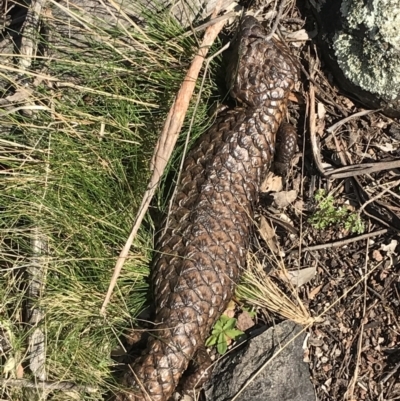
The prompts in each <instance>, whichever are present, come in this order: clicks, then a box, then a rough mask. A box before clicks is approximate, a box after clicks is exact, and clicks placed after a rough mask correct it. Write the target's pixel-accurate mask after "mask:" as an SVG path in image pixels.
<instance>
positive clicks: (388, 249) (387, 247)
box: [381, 239, 398, 255]
mask: <svg viewBox="0 0 400 401" xmlns="http://www.w3.org/2000/svg"><path fill="white" fill-rule="evenodd" d="M397 244H398V242H397V241H396V240H395V239H392V240H391V241H390V243H389V244H388V245H381V249H382V251H384V252H387V253H388V255H392V254H394V253H395V250H396V247H397Z"/></svg>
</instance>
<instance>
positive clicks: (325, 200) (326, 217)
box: [309, 189, 365, 234]
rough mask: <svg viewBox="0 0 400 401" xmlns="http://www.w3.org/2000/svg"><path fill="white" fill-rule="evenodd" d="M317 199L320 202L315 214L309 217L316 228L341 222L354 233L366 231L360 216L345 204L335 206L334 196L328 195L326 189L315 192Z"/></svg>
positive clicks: (321, 228) (323, 227) (319, 228)
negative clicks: (344, 205)
mask: <svg viewBox="0 0 400 401" xmlns="http://www.w3.org/2000/svg"><path fill="white" fill-rule="evenodd" d="M315 200H316V201H317V202H318V207H317V210H316V211H315V213H314V215H313V216H312V217H310V218H309V222H310V223H311V225H312V226H313V227H314V228H316V229H318V230H324V229H325V228H327V227H329V226H331V225H340V224H341V225H343V226H344V228H345V229H346V230H349V231H350V232H352V233H354V234H362V233H363V232H364V230H365V227H364V223H363V221H362V220H361V218H360V216H359V215H358V214H357V213H353V212H351V211H350V210H348V209H347V208H345V207H343V206H339V207H337V206H335V200H334V198H333V196H332V195H327V193H326V191H325V190H323V189H320V190H318V191H317V193H316V194H315Z"/></svg>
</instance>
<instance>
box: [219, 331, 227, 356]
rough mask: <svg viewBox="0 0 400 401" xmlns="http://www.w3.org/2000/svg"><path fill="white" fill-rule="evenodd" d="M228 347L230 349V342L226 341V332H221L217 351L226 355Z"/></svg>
mask: <svg viewBox="0 0 400 401" xmlns="http://www.w3.org/2000/svg"><path fill="white" fill-rule="evenodd" d="M227 349H228V344H227V342H226V337H225V335H224V333H221V334H220V335H219V336H218V344H217V351H218V353H219V354H220V355H224V354H225V352H226V350H227Z"/></svg>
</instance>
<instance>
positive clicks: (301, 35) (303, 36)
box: [286, 29, 310, 41]
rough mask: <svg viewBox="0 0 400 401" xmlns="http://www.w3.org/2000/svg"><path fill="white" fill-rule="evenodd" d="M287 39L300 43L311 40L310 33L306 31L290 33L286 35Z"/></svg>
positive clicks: (300, 30)
mask: <svg viewBox="0 0 400 401" xmlns="http://www.w3.org/2000/svg"><path fill="white" fill-rule="evenodd" d="M286 38H287V39H291V40H298V41H302V40H304V41H305V40H309V39H310V35H309V34H308V32H307V31H306V30H305V29H299V30H298V31H296V32H290V33H288V34H287V35H286Z"/></svg>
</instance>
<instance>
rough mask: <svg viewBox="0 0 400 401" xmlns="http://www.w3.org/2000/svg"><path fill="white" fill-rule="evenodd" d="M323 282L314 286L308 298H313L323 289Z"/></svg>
mask: <svg viewBox="0 0 400 401" xmlns="http://www.w3.org/2000/svg"><path fill="white" fill-rule="evenodd" d="M321 288H322V284H321V285H319V286H318V287H315V288H313V289H312V290H311V291H310V292H309V293H308V299H311V300H313V299H314V298H315V296H316V295H318V293H319V292H320V291H321Z"/></svg>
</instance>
